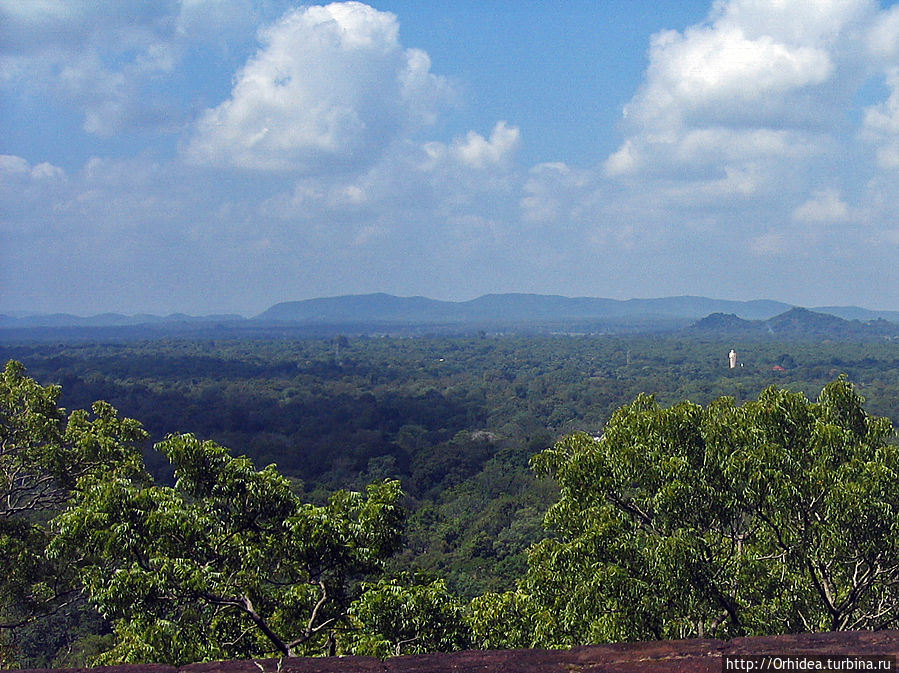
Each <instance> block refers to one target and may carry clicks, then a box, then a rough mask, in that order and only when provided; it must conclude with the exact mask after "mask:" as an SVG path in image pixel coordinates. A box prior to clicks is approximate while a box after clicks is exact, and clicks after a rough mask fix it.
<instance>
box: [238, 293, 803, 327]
mask: <svg viewBox="0 0 899 673" xmlns="http://www.w3.org/2000/svg"><path fill="white" fill-rule="evenodd" d="M789 308H790V305H789V304H783V303H781V302H776V301H767V300H757V301H745V302H742V301H727V300H721V299H708V298H706V297H689V296H688V297H668V298H664V299H628V300H625V301H622V300H617V299H600V298H593V297H574V298H572V297H562V296H557V295H538V294H488V295H484V296H482V297H478V298H477V299H472V300H470V301H463V302H451V301H438V300H435V299H427V298H425V297H395V296H393V295H388V294H382V293H379V294H367V295H346V296H341V297H328V298H321V299H307V300H304V301H292V302H284V303H281V304H276V305H274V306H272V307H271V308H270V309H268V310H267V311H264V312H263V313H261V314H259V315H258V316H256V317H255V318H254V319H255V320H260V321H266V322H271V321H276V322H287V323H331V324H336V323H360V322H365V321H382V322H406V323H416V324H437V323H463V322H484V321H491V322H497V321H501V322H510V323H527V322H534V321H559V320H622V319H626V320H629V319H652V318H669V319H670V318H677V319H684V320H696V319H698V318H700V317H702V316H705V315H708V314H709V313H713V312H729V313H734V314H738V315H740V316H742V317H744V318H747V319H764V318H769V317H772V316H774V315H777V314H778V313H782V312H783V311H786V310H787V309H789Z"/></svg>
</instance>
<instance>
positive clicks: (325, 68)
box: [186, 2, 450, 171]
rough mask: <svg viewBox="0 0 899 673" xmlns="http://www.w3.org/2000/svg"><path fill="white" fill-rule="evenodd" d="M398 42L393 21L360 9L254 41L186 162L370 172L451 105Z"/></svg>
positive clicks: (426, 63) (300, 18) (329, 13)
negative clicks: (391, 148)
mask: <svg viewBox="0 0 899 673" xmlns="http://www.w3.org/2000/svg"><path fill="white" fill-rule="evenodd" d="M398 34H399V25H398V22H397V19H396V17H395V16H394V15H393V14H390V13H387V12H379V11H377V10H375V9H373V8H371V7H369V6H368V5H364V4H362V3H358V2H347V3H334V4H330V5H327V6H324V7H322V6H314V7H307V8H303V9H297V10H294V11H290V12H288V13H287V14H286V15H285V16H284V17H282V18H281V19H280V20H279V21H278V22H276V23H275V24H274V25H272V26H270V27H269V28H267V29H265V30H263V31H262V32H261V33H260V40H261V42H262V47H261V48H260V49H259V51H258V52H257V53H256V54H255V55H254V56H253V57H252V58H251V59H250V60H249V61H248V62H247V64H246V65H245V66H244V67H243V68H242V69H241V71H240V72H239V73H238V75H237V77H236V81H235V84H234V87H233V90H232V92H231V96H230V98H229V99H228V100H227V101H225V102H223V103H222V104H220V105H218V106H217V107H215V108H213V109H210V110H207V111H206V113H205V114H204V115H203V116H202V118H201V119H200V120H199V122H198V123H197V127H196V133H195V135H194V136H193V138H192V139H191V141H190V143H189V145H188V146H187V149H186V155H187V157H188V158H189V159H190V160H191V161H193V162H195V163H199V164H209V165H214V166H231V167H238V168H246V169H262V170H299V171H311V170H333V169H339V168H341V167H346V166H358V165H360V164H362V165H364V164H366V163H371V162H372V161H374V160H375V159H376V158H377V157H378V156H379V155H380V154H381V153H382V152H383V151H384V150H385V149H386V148H387V147H389V146H390V144H391V143H393V142H394V141H395V140H396V139H397V138H398V137H400V136H401V135H402V134H404V133H409V132H410V131H411V130H412V129H415V128H418V127H420V126H422V125H427V124H428V123H431V122H433V120H434V118H435V115H436V113H437V111H438V110H439V109H440V107H441V106H442V105H443V104H445V102H446V101H447V100H448V97H449V95H450V88H449V86H448V84H447V82H446V81H445V80H444V79H442V78H440V77H438V76H436V75H433V74H432V73H431V72H430V66H431V64H430V59H429V58H428V56H427V54H425V53H424V52H422V51H420V50H416V49H406V48H404V47H403V46H402V45H401V44H400V42H399V35H398Z"/></svg>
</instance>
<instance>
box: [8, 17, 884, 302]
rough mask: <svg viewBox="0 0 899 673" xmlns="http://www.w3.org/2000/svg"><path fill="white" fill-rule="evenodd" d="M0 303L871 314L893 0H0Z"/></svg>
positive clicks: (880, 255)
mask: <svg viewBox="0 0 899 673" xmlns="http://www.w3.org/2000/svg"><path fill="white" fill-rule="evenodd" d="M0 25H3V26H4V39H3V40H0V128H2V132H0V312H11V311H41V312H47V311H66V312H72V313H77V314H92V313H98V312H103V311H118V312H124V313H138V312H154V313H169V312H175V311H183V312H188V313H194V314H200V313H213V312H238V313H242V314H244V315H253V314H256V313H259V312H261V311H263V310H264V309H265V308H267V307H268V306H270V305H271V304H274V303H276V302H279V301H288V300H295V299H304V298H310V297H317V296H330V295H338V294H349V293H365V292H378V291H383V292H390V293H393V294H398V295H404V296H408V295H425V296H429V297H434V298H439V299H455V300H464V299H470V298H473V297H476V296H479V295H481V294H486V293H491V292H538V293H546V294H563V295H568V296H599V297H613V298H621V299H626V298H631V297H658V296H671V295H680V294H699V295H706V296H711V297H718V298H729V299H755V298H771V299H778V300H781V301H787V302H792V303H796V304H799V305H804V306H822V305H838V304H857V305H862V306H867V307H870V308H884V309H899V282H897V281H899V271H897V252H899V7H897V6H894V5H893V3H889V2H885V1H884V2H878V1H877V0H791V2H783V1H782V0H717V1H715V2H712V0H705V1H699V0H690V1H679V2H661V3H660V2H658V1H657V0H656V1H655V2H649V1H644V0H627V1H622V2H617V1H612V0H605V1H603V2H595V1H593V2H582V1H580V0H572V1H569V2H558V3H556V2H552V3H550V2H539V3H538V2H520V1H518V2H511V1H509V2H507V1H504V0H496V1H494V2H489V3H483V2H479V3H475V2H470V1H468V0H464V1H457V2H433V3H422V2H413V1H412V0H385V1H384V2H381V3H378V2H372V3H371V4H363V3H354V2H349V3H334V4H330V5H311V4H299V3H295V2H290V1H289V0H130V1H129V2H124V0H66V1H62V0H58V1H57V0H33V1H30V2H21V0H0Z"/></svg>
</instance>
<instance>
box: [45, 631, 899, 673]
mask: <svg viewBox="0 0 899 673" xmlns="http://www.w3.org/2000/svg"><path fill="white" fill-rule="evenodd" d="M897 654H899V631H876V632H871V631H856V632H842V633H818V634H802V635H792V636H766V637H758V638H736V639H734V640H730V641H722V640H711V639H695V640H667V641H659V642H641V643H618V644H612V645H589V646H585V647H576V648H573V649H571V650H502V651H496V650H494V651H483V650H481V651H468V652H454V653H451V654H420V655H410V656H403V657H394V658H391V659H387V660H386V661H379V660H378V659H375V658H372V657H329V658H306V657H297V658H290V659H283V660H278V659H264V660H256V661H253V660H248V661H216V662H209V663H203V664H190V665H188V666H181V667H175V666H166V665H160V664H152V665H128V666H111V667H105V668H90V669H88V668H67V669H54V673H88V672H90V673H259V672H260V671H262V672H263V673H451V672H452V673H537V672H540V673H544V672H546V673H556V672H558V673H618V672H621V673H624V672H628V673H675V672H680V671H690V672H694V671H695V672H697V673H703V672H705V671H708V672H712V671H714V673H719V672H720V671H722V670H724V668H725V667H723V666H722V662H723V661H724V657H725V656H726V655H730V656H744V655H752V656H757V657H758V656H764V655H770V656H771V657H773V658H776V657H786V656H791V657H795V656H797V655H854V656H861V655H889V656H892V657H895V656H896V655H897ZM767 665H768V670H810V668H809V667H802V668H800V667H798V666H796V665H795V662H794V665H793V667H792V668H787V667H786V665H785V663H784V662H783V661H775V660H773V659H772V660H771V661H768V662H767ZM822 666H823V664H822ZM751 668H752V666H751V665H749V666H747V663H746V661H741V660H737V661H736V663H733V664H731V667H730V670H735V671H737V670H744V671H745V670H751ZM40 670H41V671H42V673H47V672H48V671H49V669H40ZM755 670H762V669H761V665H760V664H759V663H758V662H756V664H755ZM811 670H814V668H813V667H811ZM838 670H866V668H861V667H856V668H845V667H844V668H842V669H838ZM871 670H891V671H892V670H895V667H894V668H889V669H883V668H880V669H877V668H871ZM29 673H38V669H30V670H29Z"/></svg>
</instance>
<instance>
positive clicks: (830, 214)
mask: <svg viewBox="0 0 899 673" xmlns="http://www.w3.org/2000/svg"><path fill="white" fill-rule="evenodd" d="M848 216H849V206H848V205H847V204H846V203H845V202H844V201H843V200H842V198H840V193H839V191H838V190H836V189H822V190H818V191H816V192H815V194H814V195H813V196H812V198H810V199H809V200H808V201H806V202H805V203H803V204H802V205H800V206H798V207H797V208H796V209H795V210H794V211H793V219H795V220H797V221H799V222H805V223H807V224H824V223H829V222H840V221H842V220H845V219H846V218H847V217H848Z"/></svg>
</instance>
